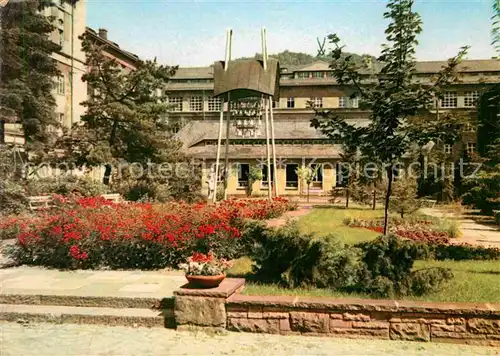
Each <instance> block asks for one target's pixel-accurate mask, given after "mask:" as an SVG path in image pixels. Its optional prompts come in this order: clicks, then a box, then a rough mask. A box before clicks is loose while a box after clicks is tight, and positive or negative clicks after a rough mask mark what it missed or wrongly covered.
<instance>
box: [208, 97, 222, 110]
mask: <svg viewBox="0 0 500 356" xmlns="http://www.w3.org/2000/svg"><path fill="white" fill-rule="evenodd" d="M221 107H222V100H221V99H220V98H208V111H220V109H221Z"/></svg>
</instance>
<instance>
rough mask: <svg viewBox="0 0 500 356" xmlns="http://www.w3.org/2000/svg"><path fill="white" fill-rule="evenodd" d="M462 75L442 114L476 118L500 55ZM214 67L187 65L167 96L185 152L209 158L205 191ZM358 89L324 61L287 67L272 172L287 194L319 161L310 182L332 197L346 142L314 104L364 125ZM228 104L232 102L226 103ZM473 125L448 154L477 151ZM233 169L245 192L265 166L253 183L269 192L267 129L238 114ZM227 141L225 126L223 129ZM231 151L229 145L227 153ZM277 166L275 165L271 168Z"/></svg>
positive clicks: (214, 109)
mask: <svg viewBox="0 0 500 356" xmlns="http://www.w3.org/2000/svg"><path fill="white" fill-rule="evenodd" d="M445 65H446V62H441V61H436V62H419V63H418V64H417V74H416V80H418V81H421V82H424V83H425V82H430V79H431V77H432V76H433V75H435V74H436V73H438V72H439V71H440V70H441V69H442V67H443V66H445ZM458 70H459V72H460V75H461V80H460V82H459V83H457V84H454V85H452V86H450V87H448V88H446V92H445V93H444V94H443V96H442V99H441V100H439V102H438V103H436V106H437V107H436V109H437V110H439V111H440V112H445V111H450V110H451V111H457V112H463V113H464V114H466V115H470V117H471V119H472V120H473V119H474V118H475V117H476V101H477V99H478V97H479V96H480V94H481V92H482V91H484V90H486V89H487V88H488V86H489V85H491V84H492V83H498V82H500V61H497V60H467V61H464V62H463V63H462V64H461V65H460V66H459V69H458ZM213 85H214V84H213V69H212V67H203V68H180V69H179V70H178V72H177V74H176V75H175V77H173V78H172V80H171V81H170V82H169V83H168V85H167V87H166V95H167V96H168V98H169V103H170V104H171V106H172V111H171V113H170V114H169V118H168V119H169V120H171V121H172V123H173V124H174V125H177V129H176V131H178V132H177V137H178V138H179V139H180V140H181V141H182V142H183V145H184V150H185V151H186V152H187V153H188V154H189V155H190V156H192V157H193V158H195V159H198V160H201V161H202V162H203V177H202V180H203V190H204V192H208V188H209V187H208V181H209V179H208V178H207V177H208V175H209V172H210V169H211V167H213V164H214V161H215V158H216V147H217V139H218V127H219V126H218V125H219V121H218V120H219V113H220V108H221V102H220V100H219V99H217V98H214V97H213ZM353 90H354V89H353V88H352V87H349V86H345V85H340V84H338V83H336V81H335V78H333V76H332V71H331V69H330V68H329V64H328V63H326V62H322V61H318V62H315V63H312V64H309V65H303V66H283V65H282V66H281V78H280V94H279V98H276V99H277V100H275V102H274V103H273V107H274V121H275V138H276V156H277V161H278V164H277V177H273V176H271V180H272V182H273V184H276V186H277V187H278V190H279V192H280V194H281V195H292V196H293V195H299V194H302V193H304V190H305V187H304V184H303V182H301V181H300V179H299V177H298V176H297V173H296V171H297V168H298V167H304V166H312V167H313V168H315V167H317V172H318V174H317V175H316V178H315V179H314V181H313V182H312V184H311V189H310V190H311V194H316V195H326V194H329V192H330V191H331V190H332V188H334V187H336V186H341V185H342V181H341V179H339V177H340V176H339V173H340V172H339V171H340V169H339V165H338V163H339V161H340V154H341V150H340V146H339V145H338V144H335V143H334V142H332V141H331V140H329V139H328V138H327V137H326V136H324V135H323V134H322V133H321V132H320V131H318V130H316V129H314V128H312V127H310V120H311V118H312V117H313V115H314V111H313V110H312V109H311V108H309V106H308V103H313V105H315V106H317V107H322V108H325V109H329V110H332V111H335V112H338V114H339V115H342V116H344V117H346V118H348V119H349V120H353V121H355V122H357V123H359V124H360V125H362V124H363V123H366V122H367V118H368V116H369V112H367V111H364V110H361V109H359V101H358V100H357V99H352V98H351V95H352V94H353ZM225 109H226V110H227V108H225ZM474 130H475V128H474V125H471V126H470V127H464V129H463V131H464V135H463V138H462V140H460V141H458V142H456V143H454V144H446V145H444V146H443V147H439V149H442V150H443V151H444V152H445V153H446V154H450V155H452V154H457V152H464V153H465V154H467V153H469V154H470V153H472V152H474V151H475V149H476V134H475V132H474ZM229 138H230V140H229V142H230V145H229V161H230V163H231V164H230V174H229V179H228V193H229V194H230V195H233V196H235V195H243V194H246V191H247V186H248V181H249V179H248V172H249V170H250V167H251V166H257V167H259V168H260V169H262V172H263V176H264V178H263V179H262V181H257V182H254V183H253V187H252V188H253V192H254V193H253V194H255V195H265V194H267V185H266V184H267V167H266V166H265V164H266V160H265V157H266V151H265V130H264V127H262V128H261V129H259V127H255V128H254V132H252V133H251V134H250V135H248V130H246V128H244V127H242V126H241V123H239V122H238V120H233V122H232V123H231V126H230V135H229ZM223 140H225V130H224V133H223ZM221 157H222V158H225V157H224V150H223V151H222V156H221ZM272 171H273V170H271V172H272Z"/></svg>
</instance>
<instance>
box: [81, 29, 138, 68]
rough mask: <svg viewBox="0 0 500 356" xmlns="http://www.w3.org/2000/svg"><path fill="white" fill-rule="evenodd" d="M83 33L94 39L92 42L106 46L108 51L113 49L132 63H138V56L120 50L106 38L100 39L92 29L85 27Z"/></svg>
mask: <svg viewBox="0 0 500 356" xmlns="http://www.w3.org/2000/svg"><path fill="white" fill-rule="evenodd" d="M85 33H87V34H90V35H91V36H92V37H93V38H94V40H95V41H97V42H100V43H101V45H106V46H108V47H109V48H110V49H113V50H115V51H116V52H118V53H120V54H121V55H123V56H124V57H127V58H128V59H129V60H130V61H131V62H132V63H136V62H138V61H140V59H139V56H138V55H136V54H134V53H132V52H129V51H126V50H124V49H122V48H120V46H119V45H118V43H116V42H113V41H110V40H108V39H106V38H102V37H101V36H99V34H98V33H97V32H96V31H95V30H94V29H92V28H90V27H86V28H85Z"/></svg>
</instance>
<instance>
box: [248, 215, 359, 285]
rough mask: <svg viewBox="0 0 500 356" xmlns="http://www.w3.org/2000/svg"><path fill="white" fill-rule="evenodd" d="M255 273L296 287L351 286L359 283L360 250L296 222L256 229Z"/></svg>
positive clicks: (259, 276) (256, 275) (268, 279)
mask: <svg viewBox="0 0 500 356" xmlns="http://www.w3.org/2000/svg"><path fill="white" fill-rule="evenodd" d="M253 233H254V234H255V235H254V236H253V238H254V241H255V245H256V247H255V248H254V249H253V253H252V258H253V260H254V262H255V266H254V273H255V277H256V278H257V279H258V280H260V281H263V282H268V283H279V284H281V285H284V286H287V287H290V288H293V287H299V286H302V287H307V286H317V287H330V288H347V287H351V286H352V285H354V284H356V282H357V270H358V263H359V260H360V259H359V250H358V249H355V248H348V247H344V246H343V245H342V244H341V243H340V242H339V241H338V240H336V239H335V238H333V237H327V238H325V239H323V240H313V239H312V236H310V235H302V234H301V233H300V231H299V228H298V225H297V224H296V223H291V224H287V225H285V226H283V227H281V228H279V229H276V230H272V229H265V228H262V227H261V228H257V229H254V230H253Z"/></svg>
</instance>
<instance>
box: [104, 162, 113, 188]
mask: <svg viewBox="0 0 500 356" xmlns="http://www.w3.org/2000/svg"><path fill="white" fill-rule="evenodd" d="M105 167H106V169H105V170H104V177H102V184H106V185H109V180H110V178H111V168H112V167H111V165H110V164H107V165H105Z"/></svg>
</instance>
